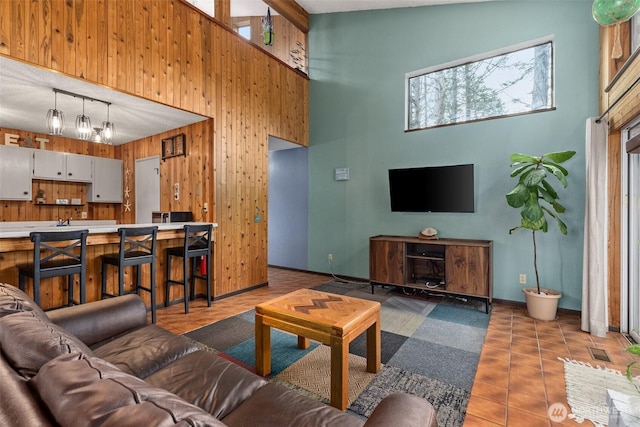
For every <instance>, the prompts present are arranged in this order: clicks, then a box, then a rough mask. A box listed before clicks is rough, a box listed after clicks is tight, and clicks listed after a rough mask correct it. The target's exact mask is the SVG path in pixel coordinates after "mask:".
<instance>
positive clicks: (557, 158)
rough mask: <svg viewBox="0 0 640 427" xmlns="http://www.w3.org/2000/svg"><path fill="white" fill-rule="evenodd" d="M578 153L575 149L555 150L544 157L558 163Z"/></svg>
mask: <svg viewBox="0 0 640 427" xmlns="http://www.w3.org/2000/svg"><path fill="white" fill-rule="evenodd" d="M575 154H576V152H575V151H554V152H553V153H547V154H543V155H542V157H543V158H544V157H546V158H547V159H550V160H551V161H553V162H556V163H564V162H566V161H567V160H569V159H570V158H572V157H573V156H574V155H575Z"/></svg>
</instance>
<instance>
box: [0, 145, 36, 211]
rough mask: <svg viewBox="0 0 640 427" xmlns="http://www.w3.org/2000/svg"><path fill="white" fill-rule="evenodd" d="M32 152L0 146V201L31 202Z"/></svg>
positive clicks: (25, 149) (26, 149)
mask: <svg viewBox="0 0 640 427" xmlns="http://www.w3.org/2000/svg"><path fill="white" fill-rule="evenodd" d="M32 152H33V150H30V149H28V148H20V147H11V146H8V145H0V200H31V169H32V155H33V154H32Z"/></svg>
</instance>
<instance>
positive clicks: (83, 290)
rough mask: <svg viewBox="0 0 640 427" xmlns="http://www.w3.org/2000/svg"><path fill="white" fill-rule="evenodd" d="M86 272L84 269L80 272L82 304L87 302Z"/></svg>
mask: <svg viewBox="0 0 640 427" xmlns="http://www.w3.org/2000/svg"><path fill="white" fill-rule="evenodd" d="M86 277H87V275H86V273H85V272H84V271H81V272H80V304H84V303H86V302H87V281H86Z"/></svg>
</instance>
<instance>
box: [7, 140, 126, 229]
mask: <svg viewBox="0 0 640 427" xmlns="http://www.w3.org/2000/svg"><path fill="white" fill-rule="evenodd" d="M5 133H11V134H14V135H19V140H18V144H19V145H21V146H22V145H24V141H25V138H26V137H28V136H29V137H31V139H32V141H33V143H34V146H35V147H36V148H38V147H39V145H38V142H36V138H46V139H48V140H49V141H48V142H47V143H46V147H45V149H46V150H52V151H60V152H63V153H73V154H86V155H89V156H96V157H108V158H114V153H115V152H114V147H113V146H110V145H104V144H95V143H88V142H85V141H79V140H77V139H72V138H65V137H61V136H52V135H45V134H40V133H36V132H26V131H23V130H16V129H8V128H0V141H4V134H5ZM32 185H33V187H32V194H33V200H32V201H30V202H25V201H11V200H0V222H2V221H55V220H57V219H58V218H63V219H67V218H73V219H82V218H81V214H82V212H83V211H85V212H87V219H92V220H96V219H119V217H118V212H119V211H120V205H119V204H112V203H88V204H87V186H88V184H86V183H83V182H62V181H49V180H42V179H34V180H33V181H32ZM38 189H42V190H43V191H44V195H45V197H46V199H47V201H48V203H54V201H55V199H69V200H71V199H72V198H78V199H80V200H81V201H82V203H83V204H84V206H81V207H73V206H40V205H36V204H35V203H34V201H35V198H36V194H37V193H38Z"/></svg>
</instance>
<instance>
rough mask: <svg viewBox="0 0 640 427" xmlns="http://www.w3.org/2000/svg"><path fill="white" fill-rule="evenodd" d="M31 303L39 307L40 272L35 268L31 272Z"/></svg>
mask: <svg viewBox="0 0 640 427" xmlns="http://www.w3.org/2000/svg"><path fill="white" fill-rule="evenodd" d="M33 301H34V302H35V303H36V304H37V305H38V306H40V271H39V270H38V269H37V268H34V271H33Z"/></svg>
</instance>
